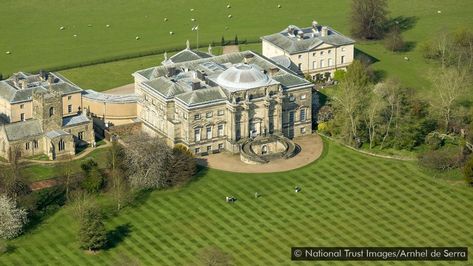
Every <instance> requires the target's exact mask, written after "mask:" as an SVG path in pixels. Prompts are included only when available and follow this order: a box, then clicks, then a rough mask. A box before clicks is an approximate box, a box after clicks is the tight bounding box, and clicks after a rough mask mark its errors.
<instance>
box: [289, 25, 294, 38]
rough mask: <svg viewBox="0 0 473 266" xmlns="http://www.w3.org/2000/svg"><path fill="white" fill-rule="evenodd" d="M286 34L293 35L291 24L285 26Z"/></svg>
mask: <svg viewBox="0 0 473 266" xmlns="http://www.w3.org/2000/svg"><path fill="white" fill-rule="evenodd" d="M287 34H288V35H289V36H294V27H293V26H288V27H287Z"/></svg>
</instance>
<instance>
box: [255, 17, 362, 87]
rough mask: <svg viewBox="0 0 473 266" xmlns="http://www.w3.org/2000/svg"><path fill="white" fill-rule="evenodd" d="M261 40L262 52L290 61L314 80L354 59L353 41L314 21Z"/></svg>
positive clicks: (276, 58) (290, 27) (343, 66)
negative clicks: (302, 26)
mask: <svg viewBox="0 0 473 266" xmlns="http://www.w3.org/2000/svg"><path fill="white" fill-rule="evenodd" d="M261 40H262V51H263V55H264V56H266V57H269V58H271V59H274V60H275V61H277V62H279V61H281V62H291V63H292V64H294V65H295V66H296V67H297V68H298V69H299V70H300V71H301V72H302V73H303V74H305V75H310V76H311V77H312V78H313V79H314V80H315V79H316V77H317V74H322V75H325V73H329V74H330V75H331V76H332V75H333V73H334V72H335V71H336V70H338V69H346V67H347V66H348V65H350V64H351V63H352V62H353V59H354V43H355V41H354V40H352V39H350V38H348V37H346V36H344V35H342V34H341V33H339V32H337V31H336V30H334V29H332V28H330V27H328V26H322V25H319V24H318V23H317V22H316V21H314V22H312V27H307V28H298V27H296V26H293V25H290V26H288V27H287V28H286V29H284V30H282V31H281V32H279V33H275V34H272V35H267V36H264V37H262V38H261ZM286 67H289V65H287V66H286Z"/></svg>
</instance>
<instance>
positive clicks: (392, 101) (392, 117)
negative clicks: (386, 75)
mask: <svg viewBox="0 0 473 266" xmlns="http://www.w3.org/2000/svg"><path fill="white" fill-rule="evenodd" d="M375 90H376V91H377V93H378V94H379V95H380V96H381V97H382V98H384V99H385V101H386V102H387V121H386V129H385V131H384V134H383V139H382V141H381V149H382V148H383V147H384V142H385V141H386V139H387V138H388V136H389V134H390V132H391V126H392V124H393V121H396V127H397V118H398V117H399V112H400V104H401V97H400V96H401V93H400V90H401V84H400V83H399V81H397V80H394V79H388V80H386V81H385V82H383V83H378V84H377V85H376V89H375Z"/></svg>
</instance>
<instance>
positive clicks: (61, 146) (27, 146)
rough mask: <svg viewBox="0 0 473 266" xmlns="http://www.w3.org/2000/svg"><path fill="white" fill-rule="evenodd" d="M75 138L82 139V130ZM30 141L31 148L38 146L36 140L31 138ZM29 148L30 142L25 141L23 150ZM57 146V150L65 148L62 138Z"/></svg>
mask: <svg viewBox="0 0 473 266" xmlns="http://www.w3.org/2000/svg"><path fill="white" fill-rule="evenodd" d="M77 138H78V139H80V140H83V139H84V132H83V131H82V132H79V133H78V134H77ZM31 143H32V144H33V145H32V146H33V149H37V148H38V147H39V143H38V141H37V140H33V141H32V142H31ZM30 148H31V144H30V142H26V143H25V150H29V149H30ZM58 148H59V151H63V150H64V149H65V148H66V144H65V143H64V141H63V140H62V139H61V140H60V141H59V145H58Z"/></svg>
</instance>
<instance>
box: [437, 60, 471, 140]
mask: <svg viewBox="0 0 473 266" xmlns="http://www.w3.org/2000/svg"><path fill="white" fill-rule="evenodd" d="M430 80H431V82H432V87H433V88H432V95H431V97H430V104H431V107H432V110H433V111H434V113H436V114H437V115H438V116H439V118H440V120H443V125H444V127H445V130H446V131H447V132H448V131H449V126H450V121H451V119H452V116H453V115H454V112H455V111H456V104H457V103H458V100H459V98H460V96H462V95H463V93H464V92H465V89H466V84H467V75H466V71H464V70H458V69H455V68H442V69H440V70H439V71H438V72H437V73H435V74H431V75H430Z"/></svg>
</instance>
